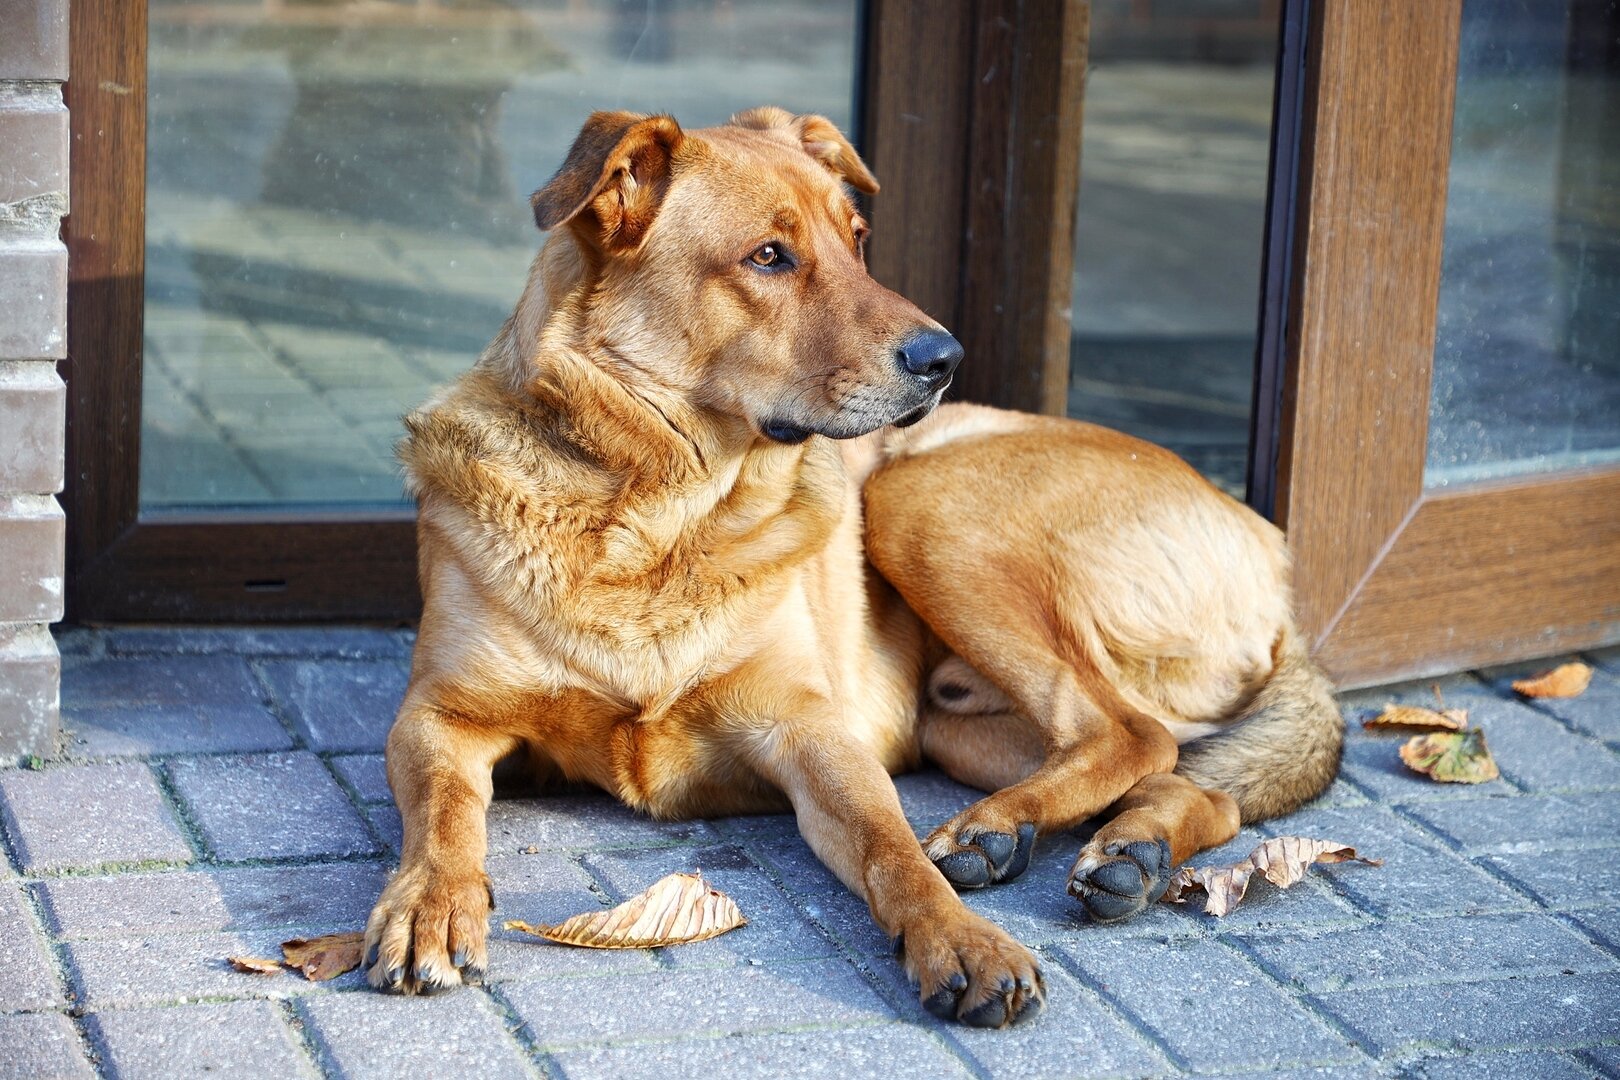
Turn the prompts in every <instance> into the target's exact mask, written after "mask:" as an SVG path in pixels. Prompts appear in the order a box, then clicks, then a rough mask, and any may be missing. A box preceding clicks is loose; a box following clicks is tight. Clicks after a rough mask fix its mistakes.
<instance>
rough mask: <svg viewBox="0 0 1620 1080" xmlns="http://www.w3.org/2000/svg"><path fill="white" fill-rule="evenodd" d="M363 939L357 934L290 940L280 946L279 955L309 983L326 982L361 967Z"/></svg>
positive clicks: (363, 937) (327, 935)
mask: <svg viewBox="0 0 1620 1080" xmlns="http://www.w3.org/2000/svg"><path fill="white" fill-rule="evenodd" d="M365 938H366V935H365V934H362V933H359V932H353V933H347V934H324V935H322V936H321V937H314V938H293V939H292V940H291V941H283V942H282V943H281V955H282V956H284V957H286V960H287V965H288V966H289V967H294V968H297V969H298V970H299V971H302V972H303V973H304V978H306V979H308V980H309V981H310V982H325V981H326V980H327V979H335V978H337V977H338V976H339V975H342V974H343V973H344V972H345V971H353V970H354V969H355V968H357V967H359V966H360V950H361V948H362V946H363V944H364V942H365Z"/></svg>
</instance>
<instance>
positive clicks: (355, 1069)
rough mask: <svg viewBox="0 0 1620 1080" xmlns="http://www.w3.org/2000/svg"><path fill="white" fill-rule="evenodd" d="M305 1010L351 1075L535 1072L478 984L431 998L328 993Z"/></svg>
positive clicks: (492, 1078)
mask: <svg viewBox="0 0 1620 1080" xmlns="http://www.w3.org/2000/svg"><path fill="white" fill-rule="evenodd" d="M299 1012H300V1014H301V1015H302V1016H303V1018H304V1022H305V1024H306V1025H307V1026H308V1028H309V1030H310V1033H311V1035H313V1037H314V1039H315V1042H316V1044H317V1045H318V1046H319V1047H320V1048H321V1052H322V1053H323V1055H325V1056H327V1057H329V1058H330V1059H331V1061H332V1062H333V1063H334V1064H335V1066H336V1068H335V1070H334V1071H335V1072H336V1073H337V1075H339V1076H342V1077H344V1078H345V1080H369V1078H372V1077H376V1078H378V1080H396V1078H398V1077H401V1076H411V1077H437V1076H476V1077H480V1078H489V1080H499V1078H504V1077H523V1078H525V1080H527V1078H528V1077H529V1076H531V1075H532V1074H531V1073H530V1071H529V1068H528V1066H527V1064H526V1063H525V1056H524V1054H523V1052H522V1050H521V1049H520V1048H519V1046H518V1044H517V1042H516V1040H514V1039H513V1038H512V1036H511V1035H510V1034H508V1032H507V1030H506V1023H505V1021H504V1020H503V1019H502V1018H501V1016H500V1014H498V1013H497V1012H496V1011H495V1009H494V1008H493V1007H492V1006H491V1005H490V1002H489V999H488V998H487V997H486V996H484V995H483V994H482V993H480V992H479V991H476V990H461V991H458V992H456V993H453V994H442V995H439V996H437V997H430V998H428V997H415V998H404V997H394V996H390V995H386V994H376V993H363V994H323V995H321V996H320V997H318V998H312V999H309V1000H306V1001H304V1002H302V1003H301V1004H300V1006H299Z"/></svg>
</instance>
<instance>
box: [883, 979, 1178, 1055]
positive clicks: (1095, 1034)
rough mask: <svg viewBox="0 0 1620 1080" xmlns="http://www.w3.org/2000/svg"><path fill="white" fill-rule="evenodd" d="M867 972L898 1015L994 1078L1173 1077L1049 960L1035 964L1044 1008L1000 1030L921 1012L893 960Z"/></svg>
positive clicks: (1137, 1036) (1114, 1015) (1140, 1040)
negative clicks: (1042, 986)
mask: <svg viewBox="0 0 1620 1080" xmlns="http://www.w3.org/2000/svg"><path fill="white" fill-rule="evenodd" d="M874 971H875V973H876V974H877V976H878V978H879V979H880V980H881V981H882V984H883V986H884V987H885V988H886V990H887V991H888V994H889V997H890V999H891V1002H892V1003H893V1004H894V1005H895V1006H896V1008H897V1009H898V1010H899V1012H900V1014H901V1016H903V1017H904V1018H905V1019H906V1020H907V1021H908V1022H909V1023H911V1024H913V1025H915V1026H917V1027H919V1028H923V1029H926V1030H928V1031H931V1032H932V1033H933V1034H934V1035H935V1036H936V1037H937V1038H939V1039H941V1040H943V1041H945V1042H947V1043H949V1044H951V1045H953V1046H955V1047H956V1048H957V1049H958V1050H959V1051H960V1052H961V1053H962V1054H964V1055H966V1056H967V1057H969V1058H971V1059H972V1060H973V1061H975V1062H976V1063H977V1064H978V1066H979V1067H980V1069H982V1070H983V1071H984V1073H985V1074H986V1075H988V1076H990V1077H992V1078H993V1080H999V1078H1002V1077H1006V1078H1008V1080H1023V1078H1026V1077H1027V1078H1030V1080H1035V1078H1038V1077H1068V1076H1163V1075H1165V1074H1167V1073H1170V1072H1172V1070H1171V1069H1170V1067H1169V1066H1168V1065H1167V1064H1166V1062H1165V1059H1164V1056H1163V1055H1162V1054H1160V1053H1159V1052H1158V1050H1156V1049H1154V1048H1153V1047H1152V1046H1151V1045H1149V1043H1148V1042H1147V1040H1146V1039H1144V1038H1143V1037H1142V1036H1141V1035H1140V1034H1138V1033H1137V1032H1136V1031H1134V1030H1133V1029H1132V1028H1131V1027H1130V1025H1129V1024H1128V1023H1126V1022H1125V1021H1124V1020H1122V1019H1120V1018H1119V1016H1118V1015H1117V1013H1116V1012H1115V1011H1114V1010H1112V1009H1110V1008H1109V1007H1108V1006H1106V1005H1104V1004H1103V1003H1102V1002H1101V1001H1099V1000H1098V998H1097V995H1096V994H1094V993H1092V991H1091V990H1089V989H1087V988H1086V987H1083V986H1081V985H1080V983H1079V982H1078V981H1077V980H1076V979H1075V978H1074V977H1073V976H1072V975H1070V974H1069V973H1068V972H1066V971H1064V970H1063V967H1062V966H1061V964H1060V963H1059V961H1057V960H1055V959H1053V958H1051V957H1043V958H1042V959H1041V974H1042V976H1043V978H1044V979H1045V980H1046V1011H1045V1012H1043V1013H1042V1014H1041V1015H1040V1016H1039V1017H1037V1018H1035V1019H1034V1020H1026V1021H1025V1022H1024V1023H1022V1024H1019V1025H1018V1026H1017V1027H1014V1028H1006V1029H1003V1030H1000V1031H985V1030H982V1029H975V1028H969V1027H964V1026H963V1025H961V1024H957V1023H955V1022H947V1021H942V1020H940V1019H938V1018H937V1017H935V1016H933V1015H932V1014H930V1013H928V1012H926V1011H924V1009H923V1007H922V1005H921V1004H920V1003H919V1002H918V1000H917V988H916V987H915V986H913V985H912V984H911V981H910V979H909V978H908V977H907V976H906V974H905V971H904V969H903V968H901V966H900V963H899V961H891V962H890V963H888V964H885V965H881V966H878V965H874Z"/></svg>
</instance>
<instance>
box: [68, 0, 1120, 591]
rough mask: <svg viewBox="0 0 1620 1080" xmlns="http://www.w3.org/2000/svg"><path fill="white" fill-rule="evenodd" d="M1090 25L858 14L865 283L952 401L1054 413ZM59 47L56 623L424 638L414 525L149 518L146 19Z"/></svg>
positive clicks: (141, 2) (126, 0)
mask: <svg viewBox="0 0 1620 1080" xmlns="http://www.w3.org/2000/svg"><path fill="white" fill-rule="evenodd" d="M1087 11H1088V7H1087V4H1086V2H1085V0H974V2H972V3H967V2H964V3H961V4H955V3H952V4H944V5H941V4H937V3H932V2H930V0H868V3H867V6H866V12H865V23H864V26H863V31H862V34H861V40H862V42H863V44H864V53H865V55H864V57H863V59H862V63H861V78H860V79H859V84H860V86H861V87H862V89H863V94H864V101H862V102H860V103H858V104H859V105H860V106H861V116H862V124H861V125H860V126H861V128H862V129H863V131H862V132H860V133H859V134H863V135H864V136H865V137H864V138H863V139H862V142H863V143H864V144H865V145H864V150H865V152H866V154H867V156H868V159H869V160H870V161H871V162H872V163H873V165H874V171H876V172H877V174H878V175H879V176H880V177H882V179H883V180H884V189H885V190H884V194H883V195H881V196H879V198H878V199H877V200H876V202H875V203H874V206H873V217H874V226H875V239H874V243H873V254H872V261H873V272H874V274H875V276H877V277H878V278H879V279H880V280H884V281H886V282H887V283H889V284H891V285H892V286H895V287H897V288H899V289H900V290H901V291H903V292H906V293H907V294H908V295H911V296H913V297H914V298H916V299H917V300H918V301H919V302H920V303H921V304H922V305H923V307H924V308H925V309H927V310H929V311H930V312H932V313H934V314H935V316H936V317H938V318H940V319H941V320H942V321H944V322H945V323H946V324H947V325H948V326H950V327H952V328H953V329H954V330H956V331H957V333H958V334H960V335H961V336H962V338H963V340H964V341H965V342H966V343H967V345H968V347H969V349H970V351H971V352H972V353H973V354H974V355H975V356H977V357H980V358H981V359H980V361H979V362H978V363H976V364H974V365H971V366H969V367H967V368H965V369H964V374H963V376H962V378H963V383H962V386H961V388H960V390H959V393H961V395H962V396H966V397H972V398H974V399H977V400H985V401H992V402H995V403H998V404H1004V405H1010V406H1017V407H1021V408H1026V409H1034V410H1042V411H1049V412H1061V411H1062V403H1063V393H1064V390H1065V388H1066V386H1067V380H1068V333H1069V330H1068V321H1067V309H1068V297H1069V287H1070V286H1069V273H1070V266H1071V262H1070V260H1071V255H1072V252H1071V248H1072V238H1073V231H1074V230H1073V216H1074V201H1075V192H1076V190H1077V187H1078V162H1079V133H1080V112H1079V95H1080V85H1081V82H1080V80H1081V78H1082V73H1083V70H1084V58H1085V27H1086V14H1087ZM69 37H70V53H71V72H72V77H71V81H70V82H69V83H68V85H67V89H66V95H67V101H68V106H69V109H70V118H71V124H72V138H73V148H72V172H71V181H70V182H71V186H72V200H71V205H72V212H71V214H70V216H69V217H68V219H67V221H66V225H65V234H66V239H67V244H68V252H69V293H68V359H67V361H65V362H64V364H63V366H62V374H63V377H64V379H65V380H66V382H67V385H68V448H67V454H68V484H67V490H66V493H65V495H64V502H65V503H66V505H67V506H68V534H69V539H68V597H67V600H68V617H69V618H70V619H72V620H75V621H97V622H115V621H127V620H192V621H209V620H238V621H277V620H282V621H285V620H314V619H351V620H354V619H361V620H404V619H410V618H414V617H415V615H416V614H417V613H418V612H419V610H420V605H421V601H420V595H419V593H418V589H417V581H416V538H415V524H414V517H415V515H414V513H413V512H412V511H411V510H409V509H399V510H364V509H357V510H352V511H351V510H342V509H338V510H328V511H310V512H305V511H302V510H263V511H244V512H232V511H228V510H211V511H206V512H184V511H163V512H152V511H146V512H142V511H141V510H140V507H139V467H140V403H141V370H142V364H141V360H142V333H143V328H142V318H143V307H144V297H145V279H144V274H145V191H146V51H147V5H146V0H75V2H74V4H73V5H72V8H71V11H70V29H69ZM992 358H993V359H992ZM470 359H471V358H470V357H469V361H470Z"/></svg>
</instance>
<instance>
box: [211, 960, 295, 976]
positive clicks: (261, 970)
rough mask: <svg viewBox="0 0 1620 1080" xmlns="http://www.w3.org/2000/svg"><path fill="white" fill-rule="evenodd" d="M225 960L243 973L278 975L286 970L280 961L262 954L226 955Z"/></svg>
mask: <svg viewBox="0 0 1620 1080" xmlns="http://www.w3.org/2000/svg"><path fill="white" fill-rule="evenodd" d="M225 962H226V963H228V964H230V965H231V967H233V968H235V969H236V970H237V971H240V972H241V973H242V974H244V975H280V974H281V973H282V972H283V971H285V970H286V969H285V968H283V967H282V966H281V961H279V960H266V959H265V958H264V957H262V956H227V957H226V958H225Z"/></svg>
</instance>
